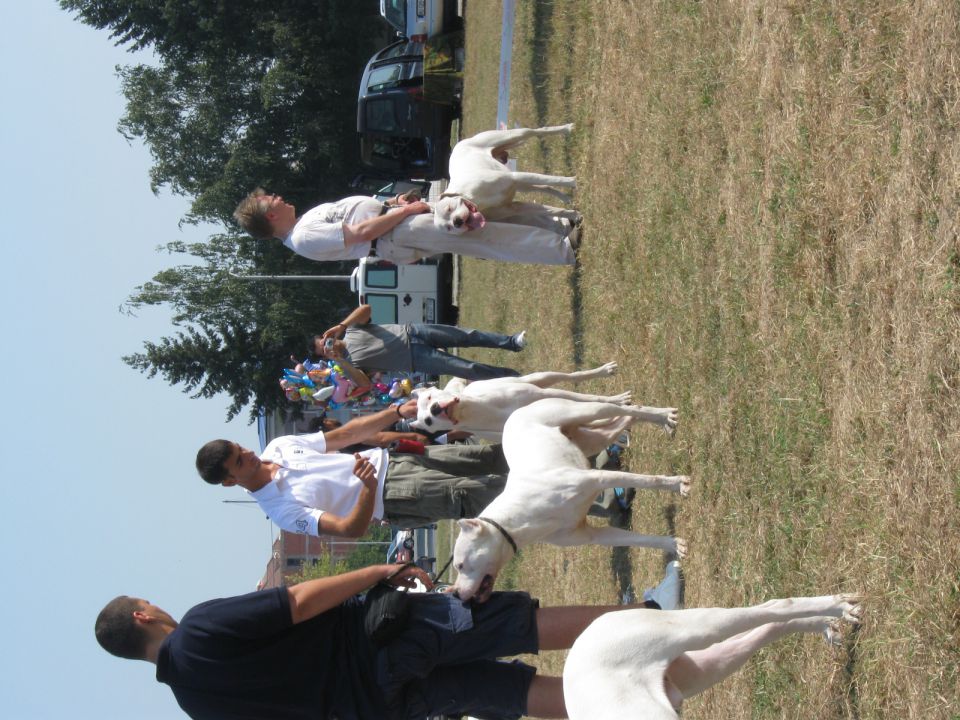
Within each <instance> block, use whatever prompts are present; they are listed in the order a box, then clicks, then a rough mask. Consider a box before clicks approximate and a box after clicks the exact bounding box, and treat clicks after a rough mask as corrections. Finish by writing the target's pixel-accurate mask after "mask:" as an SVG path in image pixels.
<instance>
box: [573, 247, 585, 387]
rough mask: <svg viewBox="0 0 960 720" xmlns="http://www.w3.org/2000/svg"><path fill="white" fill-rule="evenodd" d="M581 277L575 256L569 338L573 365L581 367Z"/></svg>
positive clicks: (580, 270)
mask: <svg viewBox="0 0 960 720" xmlns="http://www.w3.org/2000/svg"><path fill="white" fill-rule="evenodd" d="M582 277H583V267H582V266H581V265H580V258H577V262H576V264H575V265H574V266H573V271H572V272H571V273H570V338H571V339H572V341H573V342H572V343H571V344H572V346H573V366H574V367H575V368H577V369H580V368H581V367H583V331H584V327H583V292H582V291H581V290H580V279H581V278H582Z"/></svg>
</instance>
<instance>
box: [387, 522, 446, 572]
mask: <svg viewBox="0 0 960 720" xmlns="http://www.w3.org/2000/svg"><path fill="white" fill-rule="evenodd" d="M436 531H437V525H436V523H433V524H431V525H426V526H424V527H418V528H415V529H412V530H399V531H397V532H396V533H395V534H394V536H393V542H392V543H390V547H389V548H387V562H388V563H407V562H415V563H416V564H417V566H418V567H421V568H423V569H424V570H426V571H427V572H428V573H430V574H433V572H434V571H435V570H436V567H435V566H436V563H437V558H436V557H435V553H436V544H437V541H436Z"/></svg>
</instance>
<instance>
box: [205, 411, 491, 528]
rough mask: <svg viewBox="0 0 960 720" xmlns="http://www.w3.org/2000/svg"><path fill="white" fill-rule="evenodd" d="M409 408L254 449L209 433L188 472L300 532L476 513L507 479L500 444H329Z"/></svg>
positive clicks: (373, 428) (355, 438)
mask: <svg viewBox="0 0 960 720" xmlns="http://www.w3.org/2000/svg"><path fill="white" fill-rule="evenodd" d="M416 411H417V405H416V401H409V402H407V403H405V404H404V405H402V406H400V405H394V406H391V407H390V408H387V409H386V410H383V411H381V412H378V413H375V414H373V415H368V416H364V417H360V418H356V419H354V420H351V421H350V422H348V423H346V424H345V425H343V426H341V427H339V428H336V429H334V430H331V431H330V432H326V433H325V432H318V433H313V434H310V435H284V436H281V437H278V438H275V439H274V440H272V441H271V442H270V443H269V444H268V445H267V447H266V448H265V449H264V451H263V453H261V454H260V455H259V456H258V455H257V454H256V453H254V452H253V451H252V450H248V449H246V448H244V447H242V446H240V445H238V444H237V443H235V442H231V441H229V440H212V441H210V442H208V443H207V444H206V445H204V446H203V447H202V448H200V451H199V452H198V453H197V462H196V465H197V471H198V472H199V473H200V476H201V477H202V478H203V479H204V480H205V481H206V482H208V483H210V484H212V485H223V486H224V487H231V486H234V485H236V486H239V487H242V488H243V489H244V490H246V491H247V492H248V493H249V494H250V496H251V498H253V499H254V500H256V501H257V503H258V504H259V505H260V507H261V508H262V509H263V511H264V512H265V513H266V514H267V515H268V516H269V517H270V518H271V519H272V520H273V522H274V523H276V524H277V525H278V526H279V527H281V528H283V529H284V530H288V531H290V532H298V533H304V534H308V535H321V534H322V535H335V536H339V537H360V536H361V535H363V534H364V533H365V532H366V531H367V528H368V526H369V525H370V522H371V520H373V519H374V518H377V519H381V520H386V521H388V522H390V523H391V524H395V525H400V526H404V527H413V526H416V525H424V524H427V523H430V522H434V521H436V520H443V519H458V518H461V517H476V516H477V515H478V514H479V513H480V511H481V510H483V508H485V507H486V506H487V505H488V504H489V503H490V501H492V500H493V498H495V497H496V496H497V495H499V494H500V492H501V491H502V490H503V486H504V485H505V484H506V476H507V472H508V467H507V463H506V460H505V459H504V457H503V451H502V450H501V448H500V446H499V445H439V446H430V447H427V448H426V449H425V451H424V454H423V455H410V454H394V453H391V452H390V451H388V450H386V449H383V448H373V449H370V450H364V451H363V452H360V453H356V454H354V455H353V456H352V457H351V456H350V455H346V454H343V453H338V452H337V450H339V449H340V448H344V447H347V446H349V445H353V444H356V443H359V442H363V441H364V440H366V439H368V438H370V437H372V436H373V435H374V434H376V433H377V432H379V431H380V430H383V429H384V428H386V427H388V426H390V425H391V424H393V423H394V422H396V421H397V419H398V418H402V417H406V418H411V417H414V416H415V415H416Z"/></svg>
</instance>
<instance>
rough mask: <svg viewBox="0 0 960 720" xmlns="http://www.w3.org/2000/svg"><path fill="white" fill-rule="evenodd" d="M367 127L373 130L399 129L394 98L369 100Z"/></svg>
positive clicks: (391, 130)
mask: <svg viewBox="0 0 960 720" xmlns="http://www.w3.org/2000/svg"><path fill="white" fill-rule="evenodd" d="M365 107H366V121H367V122H366V127H367V130H370V131H373V132H396V131H397V130H398V129H399V126H398V123H397V118H396V113H395V110H396V108H395V103H394V101H393V100H392V99H389V98H385V99H383V100H367V102H366V103H365Z"/></svg>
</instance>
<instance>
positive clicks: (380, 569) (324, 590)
mask: <svg viewBox="0 0 960 720" xmlns="http://www.w3.org/2000/svg"><path fill="white" fill-rule="evenodd" d="M414 578H419V580H420V582H422V583H423V584H424V585H426V586H427V588H431V587H433V583H432V582H430V576H429V575H427V574H426V573H425V572H424V571H423V570H421V569H420V568H418V567H416V566H408V565H401V566H399V567H398V566H397V565H372V566H371V567H366V568H360V569H359V570H353V571H351V572H348V573H343V574H342V575H334V576H332V577H325V578H318V579H316V580H308V581H307V582H303V583H298V584H296V585H291V586H290V587H288V588H287V594H288V596H289V598H290V614H291V615H292V616H293V623H294V624H295V625H296V624H297V623H302V622H304V621H305V620H310V619H311V618H314V617H316V616H317V615H320V614H321V613H325V612H326V611H327V610H331V609H333V608H335V607H336V606H337V605H340V604H341V603H343V602H345V601H346V600H347V599H348V598H351V597H353V596H354V595H356V594H357V593H359V592H363V591H364V590H366V589H367V588H369V587H372V586H373V585H375V584H376V583H378V582H380V581H381V580H386V581H387V582H389V583H390V584H391V585H397V586H403V587H408V588H412V587H413V586H414V582H413V580H414Z"/></svg>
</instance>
